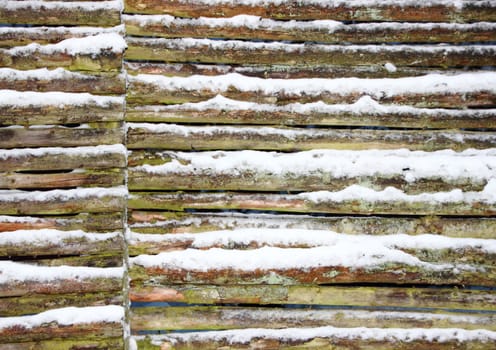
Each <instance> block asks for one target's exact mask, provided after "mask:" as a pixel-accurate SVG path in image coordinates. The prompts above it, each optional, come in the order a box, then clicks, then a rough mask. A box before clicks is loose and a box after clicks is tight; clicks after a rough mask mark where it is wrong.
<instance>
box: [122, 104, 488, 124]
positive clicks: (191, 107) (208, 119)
mask: <svg viewBox="0 0 496 350" xmlns="http://www.w3.org/2000/svg"><path fill="white" fill-rule="evenodd" d="M365 106H367V107H366V108H362V107H365ZM126 120H127V121H129V122H162V123H205V124H210V123H211V124H214V123H216V124H258V125H264V124H265V125H322V126H324V125H333V126H381V127H393V128H399V127H401V128H444V129H446V128H486V127H490V126H491V125H495V123H496V110H494V109H461V110H458V109H443V108H414V107H409V106H390V105H384V104H379V103H377V102H375V101H373V100H372V99H370V98H369V97H362V98H361V99H360V100H358V101H357V102H356V103H354V104H339V105H328V104H324V103H321V102H320V103H319V102H315V103H307V104H304V105H301V104H298V103H293V104H289V105H285V106H274V105H270V104H259V103H250V102H240V101H235V100H230V99H226V98H222V97H220V96H218V97H215V98H213V99H211V100H208V101H204V102H198V103H184V104H180V105H165V106H163V105H152V106H131V107H129V108H128V109H127V111H126Z"/></svg>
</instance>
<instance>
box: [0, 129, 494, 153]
mask: <svg viewBox="0 0 496 350" xmlns="http://www.w3.org/2000/svg"><path fill="white" fill-rule="evenodd" d="M7 130H8V129H7ZM10 130H18V129H10ZM19 130H20V129H19ZM0 134H1V130H0ZM11 143H12V142H11ZM11 143H9V144H11ZM1 144H2V143H1V142H0V145H1ZM495 145H496V135H495V134H494V133H493V132H472V131H460V130H415V131H405V130H371V129H303V128H285V127H257V126H253V127H252V126H184V125H176V124H151V123H150V124H148V123H128V132H127V146H128V148H129V149H142V148H154V149H169V150H184V151H204V150H277V151H282V152H284V151H306V150H312V149H337V150H367V149H384V150H386V149H397V148H407V149H409V150H421V151H436V150H442V149H452V150H456V151H461V150H465V149H468V148H476V149H485V148H493V147H495Z"/></svg>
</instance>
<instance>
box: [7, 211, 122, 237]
mask: <svg viewBox="0 0 496 350" xmlns="http://www.w3.org/2000/svg"><path fill="white" fill-rule="evenodd" d="M123 227H124V223H123V215H122V213H119V212H116V213H80V214H75V215H64V216H50V217H46V216H45V217H30V216H8V215H0V232H6V231H16V230H36V229H44V228H49V229H57V230H64V231H67V230H83V231H89V232H108V231H116V230H121V229H123Z"/></svg>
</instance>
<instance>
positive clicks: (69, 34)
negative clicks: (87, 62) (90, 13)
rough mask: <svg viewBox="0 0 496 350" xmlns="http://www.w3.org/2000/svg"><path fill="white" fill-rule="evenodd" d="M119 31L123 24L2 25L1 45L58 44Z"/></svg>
mask: <svg viewBox="0 0 496 350" xmlns="http://www.w3.org/2000/svg"><path fill="white" fill-rule="evenodd" d="M104 33H118V34H123V33H124V28H123V26H116V27H110V28H102V27H50V26H46V27H39V26H37V27H19V26H13V27H2V28H0V47H3V48H8V47H14V46H23V45H29V44H32V43H38V44H42V45H44V44H56V43H58V42H61V41H63V40H66V39H71V38H84V37H87V36H92V35H98V34H104Z"/></svg>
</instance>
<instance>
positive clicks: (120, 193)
mask: <svg viewBox="0 0 496 350" xmlns="http://www.w3.org/2000/svg"><path fill="white" fill-rule="evenodd" d="M127 194H128V191H127V188H126V187H125V186H117V187H112V188H102V187H91V188H77V189H72V190H51V191H18V190H0V201H3V202H17V201H40V202H42V201H54V200H58V201H66V200H71V199H72V200H76V199H84V198H91V197H96V198H103V197H106V196H109V197H123V198H124V197H126V196H127Z"/></svg>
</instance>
